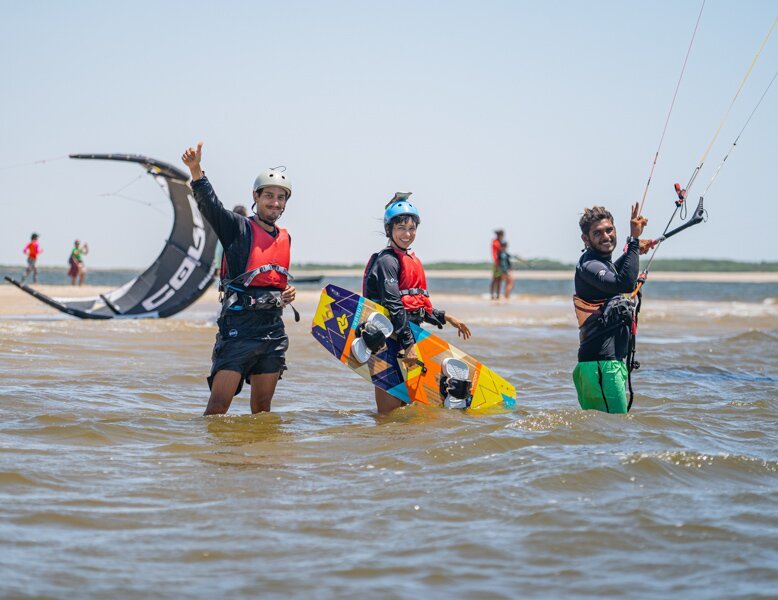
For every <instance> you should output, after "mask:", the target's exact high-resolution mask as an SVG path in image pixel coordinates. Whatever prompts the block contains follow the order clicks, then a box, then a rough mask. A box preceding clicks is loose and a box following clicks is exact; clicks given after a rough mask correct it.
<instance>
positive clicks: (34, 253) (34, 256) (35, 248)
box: [22, 233, 43, 283]
mask: <svg viewBox="0 0 778 600" xmlns="http://www.w3.org/2000/svg"><path fill="white" fill-rule="evenodd" d="M22 252H23V253H24V254H26V255H27V269H26V270H25V271H24V276H23V277H22V283H24V280H25V279H27V277H29V275H30V273H32V282H33V283H38V267H37V265H36V263H37V262H38V255H39V254H40V253H41V252H43V250H41V247H40V244H38V234H37V233H33V234H32V235H31V236H30V243H29V244H27V245H26V246H25V247H24V250H22Z"/></svg>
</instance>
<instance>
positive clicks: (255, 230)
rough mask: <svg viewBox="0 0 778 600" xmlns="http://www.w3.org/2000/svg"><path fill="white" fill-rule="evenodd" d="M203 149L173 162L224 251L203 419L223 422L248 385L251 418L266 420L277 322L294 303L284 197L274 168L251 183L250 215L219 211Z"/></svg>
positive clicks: (276, 356)
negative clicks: (182, 169) (179, 163)
mask: <svg viewBox="0 0 778 600" xmlns="http://www.w3.org/2000/svg"><path fill="white" fill-rule="evenodd" d="M202 150H203V143H202V142H199V143H198V144H197V148H188V149H187V150H186V151H185V152H184V154H183V155H182V157H181V159H182V160H183V162H184V164H185V165H186V166H187V167H189V171H190V173H191V174H192V183H191V185H192V191H193V192H194V197H195V201H196V202H197V206H198V208H199V209H200V212H201V213H202V214H203V217H205V219H206V220H207V221H208V223H210V224H211V227H213V229H214V231H215V232H216V235H217V236H218V238H219V241H220V242H221V244H222V246H223V247H224V259H223V260H222V267H221V271H220V278H221V279H220V285H219V289H220V291H221V292H222V296H221V301H222V310H221V315H220V316H219V319H218V321H217V324H218V327H219V331H218V333H217V334H216V343H215V345H214V348H213V356H212V364H211V375H210V377H208V386H209V387H210V389H211V395H210V397H209V399H208V406H207V407H206V409H205V414H206V415H211V414H224V413H226V412H227V410H229V408H230V404H231V403H232V399H233V398H234V397H235V395H236V394H238V393H240V390H241V388H242V387H243V382H244V381H246V382H247V383H249V384H251V412H252V413H258V412H266V411H269V410H270V403H271V401H272V399H273V394H274V393H275V389H276V384H277V383H278V380H279V379H281V375H282V373H283V372H284V371H285V370H286V350H287V349H288V347H289V338H288V337H287V335H286V330H285V328H284V322H283V320H282V318H281V315H282V311H283V308H284V307H285V306H287V305H289V304H291V303H292V302H293V301H294V299H295V293H296V292H295V288H294V287H293V286H291V285H289V279H290V278H291V276H290V275H289V264H290V255H291V238H290V236H289V233H288V232H287V231H286V229H281V228H279V227H277V226H276V221H278V219H279V218H280V217H281V215H282V214H283V213H284V210H285V209H286V203H287V201H288V200H289V197H290V196H291V195H292V187H291V183H290V181H289V176H288V175H287V174H286V173H285V171H284V170H281V169H280V168H276V169H267V170H265V171H262V172H261V173H260V174H259V175H258V176H257V178H256V180H255V181H254V187H253V198H254V206H253V207H252V208H253V209H254V215H253V216H252V217H250V218H247V217H245V216H243V215H240V214H238V213H236V212H233V211H231V210H228V209H226V208H224V206H223V205H222V203H221V202H220V201H219V199H218V198H217V196H216V192H214V190H213V187H212V186H211V183H210V182H209V181H208V179H207V178H206V176H205V172H204V171H203V170H202V167H201V165H200V162H201V160H202Z"/></svg>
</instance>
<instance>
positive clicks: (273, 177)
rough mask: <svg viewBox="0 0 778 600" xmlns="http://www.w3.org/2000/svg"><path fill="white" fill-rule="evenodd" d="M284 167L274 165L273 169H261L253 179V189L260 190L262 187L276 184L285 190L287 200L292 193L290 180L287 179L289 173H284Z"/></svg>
mask: <svg viewBox="0 0 778 600" xmlns="http://www.w3.org/2000/svg"><path fill="white" fill-rule="evenodd" d="M285 171H286V167H275V168H273V169H267V170H265V171H262V172H261V173H260V174H259V175H257V178H256V179H255V180H254V190H253V191H255V192H256V191H257V190H261V189H262V188H265V187H268V186H271V185H277V186H278V187H280V188H283V189H285V190H286V198H287V200H288V199H289V197H290V196H291V195H292V182H291V181H289V175H287V174H286V173H285Z"/></svg>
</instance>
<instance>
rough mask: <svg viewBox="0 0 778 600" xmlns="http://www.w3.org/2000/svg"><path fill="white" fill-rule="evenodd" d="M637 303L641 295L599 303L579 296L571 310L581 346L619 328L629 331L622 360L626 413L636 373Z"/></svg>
mask: <svg viewBox="0 0 778 600" xmlns="http://www.w3.org/2000/svg"><path fill="white" fill-rule="evenodd" d="M641 300H642V294H641V293H638V294H636V295H635V296H634V297H633V296H631V295H630V294H620V295H618V296H613V297H612V298H610V299H608V300H602V301H600V302H588V301H586V300H584V299H583V298H581V297H579V296H575V295H574V296H573V306H574V307H575V316H576V318H577V319H578V332H579V339H580V343H581V344H583V343H585V342H590V341H592V340H596V339H598V338H601V337H603V336H605V335H608V334H610V333H612V332H613V331H615V330H617V329H620V328H622V327H628V328H629V341H628V342H627V356H626V365H627V387H628V388H629V404H628V405H627V412H629V410H630V408H632V401H633V400H634V397H635V394H634V392H633V390H632V371H637V370H638V369H639V368H640V363H639V362H638V361H637V360H635V353H636V344H635V340H636V338H637V332H638V314H639V313H640V304H641ZM598 369H599V361H598ZM598 372H599V371H598ZM599 373H600V389H601V390H602V393H603V400H604V401H605V408H606V410H607V409H608V401H607V400H606V399H605V391H604V389H603V388H602V373H601V372H599Z"/></svg>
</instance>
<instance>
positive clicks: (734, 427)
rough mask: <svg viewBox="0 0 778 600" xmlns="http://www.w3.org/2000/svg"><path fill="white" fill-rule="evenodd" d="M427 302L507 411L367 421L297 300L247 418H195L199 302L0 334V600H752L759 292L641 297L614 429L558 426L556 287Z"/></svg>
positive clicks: (773, 342) (241, 399) (452, 291)
mask: <svg viewBox="0 0 778 600" xmlns="http://www.w3.org/2000/svg"><path fill="white" fill-rule="evenodd" d="M332 282H333V283H337V284H339V285H345V286H346V287H351V288H352V289H354V288H355V287H357V286H356V284H357V280H356V279H353V278H352V279H333V280H332ZM95 283H96V282H95ZM430 284H431V288H432V296H433V300H434V301H435V303H436V304H437V305H439V306H440V307H441V308H445V309H447V310H448V311H449V312H451V313H452V314H454V315H456V316H457V317H459V318H461V319H463V320H465V321H466V322H467V323H468V324H469V325H470V327H471V329H472V331H473V338H472V339H471V340H469V341H467V342H461V343H458V345H459V346H460V347H462V348H463V349H466V350H467V351H468V352H469V353H470V354H473V355H475V356H477V357H479V358H480V359H481V360H483V361H484V362H485V363H487V364H489V365H490V366H491V367H493V368H494V369H495V370H496V371H498V372H500V373H501V374H502V375H504V376H505V377H507V378H508V379H510V380H511V381H512V382H513V383H514V384H515V385H516V387H517V389H518V402H517V408H516V410H514V411H510V412H499V413H491V414H476V413H467V412H460V411H446V410H442V409H433V408H426V407H422V406H410V407H407V408H404V409H401V410H398V411H395V412H394V413H392V414H391V415H388V416H377V415H376V414H375V410H374V408H375V407H374V402H373V399H372V391H371V389H370V388H369V386H368V385H367V384H366V383H365V382H364V381H363V380H362V379H360V378H359V377H358V376H356V375H354V374H353V373H351V372H349V371H348V370H346V369H345V368H344V367H343V366H342V365H340V364H339V363H338V362H337V361H335V360H334V359H333V358H332V357H331V356H330V355H328V354H327V353H326V352H325V351H324V350H323V349H321V348H320V347H318V346H317V345H316V343H315V342H314V340H313V338H312V337H311V335H310V320H311V317H312V313H313V309H314V307H315V297H314V296H315V294H314V293H313V292H311V293H308V294H304V298H303V299H302V300H300V301H299V302H298V303H297V304H298V306H297V308H298V310H300V312H301V313H302V321H301V322H300V323H294V321H293V319H292V318H291V314H290V315H288V319H287V330H288V332H289V334H290V338H291V348H290V351H289V353H288V357H287V359H288V363H289V371H288V372H287V373H285V375H284V377H283V380H282V381H281V382H280V383H279V385H278V389H277V391H276V397H275V399H274V400H273V412H272V413H270V414H263V415H258V416H252V415H250V414H249V408H248V390H244V391H243V392H242V394H241V395H240V396H238V397H236V399H235V400H234V402H233V405H232V408H231V410H230V413H229V414H228V415H227V416H226V417H208V418H204V417H202V416H201V414H202V411H203V409H204V407H205V403H206V400H207V396H208V391H207V385H206V382H205V378H206V376H207V375H208V369H209V366H210V351H211V347H212V343H213V337H214V335H215V325H214V320H215V314H216V312H217V306H216V304H215V303H213V302H210V303H209V302H207V301H205V302H200V303H198V304H196V305H194V306H193V307H191V308H190V309H188V310H187V311H185V312H184V313H181V314H180V315H177V316H176V317H175V318H172V319H168V320H162V321H119V320H117V321H107V322H90V321H79V320H77V319H73V318H69V317H66V316H64V315H59V314H55V313H54V312H53V311H52V313H51V314H50V315H45V316H38V317H34V318H33V317H28V316H25V315H24V314H21V313H20V314H14V315H10V316H7V317H3V318H0V506H2V508H1V509H0V556H2V559H0V596H2V597H63V596H75V597H87V598H88V597H100V598H102V597H122V598H147V597H158V598H180V597H214V596H217V597H218V596H229V597H235V598H244V597H290V596H292V597H301V598H342V597H379V598H417V597H425V598H426V597H429V598H451V597H463V598H464V597H466V598H518V597H529V598H534V597H536V598H561V597H564V598H595V597H596V598H602V597H608V598H622V597H629V598H657V597H660V598H670V597H673V598H767V597H776V593H777V592H776V590H778V502H776V499H777V498H778V452H776V447H777V444H776V443H777V442H778V420H777V419H776V414H777V412H778V301H776V298H777V297H778V293H776V290H775V286H774V284H772V287H771V284H752V285H745V284H677V283H674V284H667V285H666V286H663V285H662V284H660V283H651V284H650V285H647V286H646V294H645V297H644V303H643V311H642V313H641V331H640V338H639V341H638V360H640V362H641V363H642V367H641V369H640V370H639V371H638V372H636V373H635V375H634V386H635V389H636V399H635V404H634V407H633V410H632V412H631V413H630V414H629V415H607V414H601V413H596V412H583V411H581V410H580V409H579V408H578V405H577V401H576V398H575V390H574V388H573V385H572V381H571V379H570V372H571V371H572V369H573V367H574V366H575V359H576V358H575V357H576V349H577V330H576V327H575V322H574V317H573V314H572V305H571V302H570V293H571V289H570V283H569V282H529V281H527V282H524V281H519V283H518V284H517V291H518V292H519V293H518V295H517V296H516V297H515V298H512V299H511V301H510V302H508V303H506V302H491V301H489V300H488V299H487V298H486V295H485V292H486V290H483V289H481V288H483V287H484V286H485V284H486V283H485V282H484V281H482V280H481V281H478V282H477V285H476V283H467V281H465V282H464V283H463V282H462V281H452V280H448V281H446V280H432V281H431V282H430ZM544 286H545V287H544ZM308 289H311V290H312V289H314V288H308ZM441 335H443V336H444V337H447V338H448V339H450V340H454V339H455V337H456V336H455V334H452V331H450V330H444V331H443V332H442V333H441Z"/></svg>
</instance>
